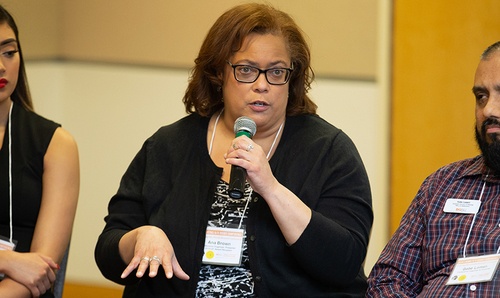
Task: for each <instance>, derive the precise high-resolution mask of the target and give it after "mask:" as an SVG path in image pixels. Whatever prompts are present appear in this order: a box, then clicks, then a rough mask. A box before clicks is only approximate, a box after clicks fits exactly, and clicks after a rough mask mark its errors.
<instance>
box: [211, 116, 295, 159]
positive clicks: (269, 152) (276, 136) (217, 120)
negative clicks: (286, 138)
mask: <svg viewBox="0 0 500 298" xmlns="http://www.w3.org/2000/svg"><path fill="white" fill-rule="evenodd" d="M222 112H224V109H222V110H221V111H220V113H219V115H217V118H216V119H215V123H214V130H213V132H212V137H211V138H210V146H209V149H208V155H211V154H212V148H213V143H214V139H215V132H216V131H217V123H219V118H220V116H221V115H222ZM284 124H285V121H284V120H283V122H281V125H280V127H279V129H278V131H277V132H276V135H275V136H274V140H273V143H272V144H271V148H269V151H268V152H267V155H266V158H267V160H269V156H270V155H271V152H273V148H274V145H276V141H277V140H278V136H279V135H280V132H281V130H282V129H283V125H284Z"/></svg>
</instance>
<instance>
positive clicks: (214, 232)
mask: <svg viewBox="0 0 500 298" xmlns="http://www.w3.org/2000/svg"><path fill="white" fill-rule="evenodd" d="M244 232H245V231H244V230H243V229H231V228H217V227H207V234H206V237H205V249H204V252H205V253H204V254H203V264H211V265H224V266H239V265H240V264H241V255H242V252H243V236H244Z"/></svg>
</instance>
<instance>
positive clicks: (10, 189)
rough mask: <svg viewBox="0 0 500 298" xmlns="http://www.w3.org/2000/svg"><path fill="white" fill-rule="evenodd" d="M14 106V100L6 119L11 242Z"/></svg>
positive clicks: (10, 238)
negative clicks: (7, 119)
mask: <svg viewBox="0 0 500 298" xmlns="http://www.w3.org/2000/svg"><path fill="white" fill-rule="evenodd" d="M13 106H14V102H12V103H11V105H10V110H9V121H8V127H9V129H8V132H7V133H8V137H9V147H8V148H9V217H10V220H9V228H10V235H9V241H10V243H13V241H12V237H13V234H14V232H13V227H12V121H11V118H12V107H13Z"/></svg>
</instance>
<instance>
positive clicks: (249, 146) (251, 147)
mask: <svg viewBox="0 0 500 298" xmlns="http://www.w3.org/2000/svg"><path fill="white" fill-rule="evenodd" d="M252 149H253V145H252V144H250V145H248V147H247V151H248V152H250V151H252Z"/></svg>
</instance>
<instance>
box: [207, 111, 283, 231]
mask: <svg viewBox="0 0 500 298" xmlns="http://www.w3.org/2000/svg"><path fill="white" fill-rule="evenodd" d="M223 111H224V109H222V110H221V111H220V113H219V115H217V118H215V123H214V130H213V131H212V137H211V138H210V147H209V149H208V155H211V154H212V146H213V143H214V138H215V131H216V130H217V123H219V118H220V116H221V115H222V112H223ZM284 123H285V121H283V122H282V123H281V125H280V128H279V129H278V131H277V132H276V135H275V136H274V140H273V143H272V144H271V148H270V149H269V152H267V155H266V158H267V160H269V156H270V155H271V152H272V151H273V148H274V145H276V140H278V136H279V134H280V132H281V130H282V129H283V124H284ZM252 193H253V189H252V188H251V187H250V193H249V194H248V197H247V202H246V204H245V209H244V210H243V213H242V214H241V218H240V224H239V226H238V229H240V228H241V225H242V223H243V216H245V212H246V211H247V208H248V202H250V199H251V196H252Z"/></svg>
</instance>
